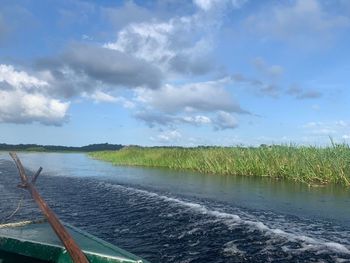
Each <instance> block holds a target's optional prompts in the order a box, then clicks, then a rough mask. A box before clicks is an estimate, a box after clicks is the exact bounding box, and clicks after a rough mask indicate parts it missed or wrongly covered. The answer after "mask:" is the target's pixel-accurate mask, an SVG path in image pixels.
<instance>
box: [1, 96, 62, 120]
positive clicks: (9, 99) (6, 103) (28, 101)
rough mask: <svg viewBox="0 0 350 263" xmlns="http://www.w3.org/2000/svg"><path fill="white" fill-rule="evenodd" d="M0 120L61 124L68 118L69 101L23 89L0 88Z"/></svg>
mask: <svg viewBox="0 0 350 263" xmlns="http://www.w3.org/2000/svg"><path fill="white" fill-rule="evenodd" d="M0 101H1V104H0V122H9V123H31V122H40V123H42V124H46V125H60V124H62V122H64V121H65V120H66V117H67V116H66V113H67V110H68V108H69V103H67V102H61V101H59V100H56V99H51V98H48V97H46V96H44V95H42V94H38V93H34V94H30V93H27V92H25V91H21V90H14V91H1V90H0Z"/></svg>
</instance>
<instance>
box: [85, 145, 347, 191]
mask: <svg viewBox="0 0 350 263" xmlns="http://www.w3.org/2000/svg"><path fill="white" fill-rule="evenodd" d="M90 156H91V157H93V158H95V159H100V160H104V161H108V162H111V163H112V164H114V165H130V166H146V167H164V168H170V169H176V170H191V171H197V172H200V173H207V174H213V175H215V174H220V175H243V176H264V177H271V178H276V179H290V180H294V181H298V182H303V183H307V184H309V185H325V184H329V183H333V184H339V185H344V186H350V147H349V145H347V144H333V145H332V146H330V147H314V146H295V145H282V146H281V145H275V146H264V147H249V148H247V147H196V148H181V147H137V146H134V147H125V148H123V149H121V150H119V151H102V152H94V153H90Z"/></svg>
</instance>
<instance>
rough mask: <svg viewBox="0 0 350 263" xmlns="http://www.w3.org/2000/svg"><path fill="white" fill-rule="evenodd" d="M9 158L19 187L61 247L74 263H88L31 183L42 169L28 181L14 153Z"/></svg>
mask: <svg viewBox="0 0 350 263" xmlns="http://www.w3.org/2000/svg"><path fill="white" fill-rule="evenodd" d="M10 156H11V157H12V159H13V160H14V161H15V163H16V166H17V168H18V171H19V175H20V177H21V181H22V184H21V185H20V187H23V188H25V189H27V190H28V191H29V193H30V194H31V196H32V197H33V199H34V200H35V202H36V203H37V205H38V206H39V208H40V210H41V211H42V212H43V214H44V215H45V217H46V218H47V220H48V222H49V223H50V225H51V227H52V229H53V230H54V231H55V233H56V235H57V236H58V237H59V239H60V240H61V241H62V243H63V245H64V246H65V248H66V249H67V251H68V253H69V254H70V256H71V257H72V260H73V262H74V263H88V262H89V261H88V260H87V258H86V256H85V255H84V253H83V252H82V251H81V249H80V248H79V246H78V245H77V243H76V242H75V241H74V240H73V238H72V237H71V235H70V234H69V233H68V231H67V230H66V229H65V228H64V226H63V225H62V224H61V222H60V221H59V219H58V218H57V216H56V215H55V213H54V212H53V211H52V210H51V209H50V207H49V206H48V205H47V203H46V202H45V200H44V199H43V198H42V197H41V196H40V194H39V192H38V190H37V189H36V187H35V185H34V183H32V182H33V181H34V182H35V180H36V178H37V177H38V175H39V173H40V172H41V170H42V168H41V167H40V169H39V170H38V172H37V173H36V175H35V177H34V179H33V180H32V181H29V180H28V177H27V175H26V173H25V171H24V168H23V165H22V163H21V161H20V160H19V158H18V156H17V155H16V153H10Z"/></svg>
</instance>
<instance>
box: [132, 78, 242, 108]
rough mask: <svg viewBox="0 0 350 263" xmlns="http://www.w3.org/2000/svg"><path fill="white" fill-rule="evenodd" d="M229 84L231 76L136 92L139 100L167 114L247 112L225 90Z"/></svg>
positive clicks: (167, 85)
mask: <svg viewBox="0 0 350 263" xmlns="http://www.w3.org/2000/svg"><path fill="white" fill-rule="evenodd" d="M229 83H230V79H229V78H223V79H219V80H215V81H206V82H197V83H190V84H184V85H170V84H166V85H164V86H163V87H162V88H160V89H159V90H148V89H139V90H137V91H136V94H137V100H138V101H139V102H141V103H143V104H145V105H147V106H149V107H151V108H153V109H156V110H159V111H161V112H165V113H178V112H181V111H187V112H193V111H197V112H198V111H201V112H212V111H219V110H222V111H227V112H235V113H239V114H248V113H249V112H248V111H246V110H244V109H242V108H241V106H240V105H239V103H238V102H236V101H235V100H234V99H233V98H232V96H231V95H230V93H228V92H227V91H226V89H225V86H226V85H228V84H229Z"/></svg>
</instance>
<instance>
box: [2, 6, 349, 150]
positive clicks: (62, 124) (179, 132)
mask: <svg viewBox="0 0 350 263" xmlns="http://www.w3.org/2000/svg"><path fill="white" fill-rule="evenodd" d="M349 33H350V2H349V1H346V0H334V1H329V0H288V1H287V0H286V1H277V0H270V1H253V0H193V1H190V0H186V1H182V0H179V1H174V0H164V1H160V0H159V1H136V0H135V1H92V0H91V1H88V0H86V1H83V0H80V1H78V0H74V1H73V0H62V1H53V0H52V1H44V0H36V1H29V0H23V1H14V0H11V1H7V0H5V1H1V3H0V142H3V143H38V144H61V145H74V146H79V145H86V144H90V143H102V142H109V143H121V144H139V145H183V146H195V145H226V146H230V145H237V144H243V145H259V144H262V143H266V144H271V143H291V142H292V143H297V144H311V145H324V144H327V143H329V137H332V138H333V139H334V140H335V141H337V142H350V118H349V109H350V107H349V101H350V90H349V84H350V80H349V76H350V64H349V61H350V49H349V46H350V34H349Z"/></svg>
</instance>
